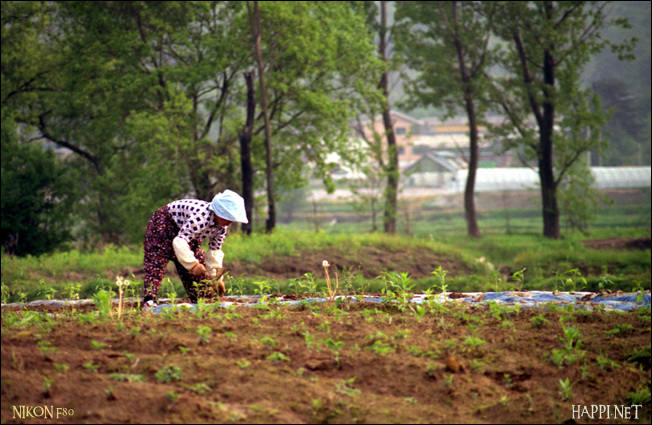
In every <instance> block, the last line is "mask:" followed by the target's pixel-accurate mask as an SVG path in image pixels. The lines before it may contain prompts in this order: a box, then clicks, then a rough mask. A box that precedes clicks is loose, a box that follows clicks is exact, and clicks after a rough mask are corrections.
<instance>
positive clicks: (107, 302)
mask: <svg viewBox="0 0 652 425" xmlns="http://www.w3.org/2000/svg"><path fill="white" fill-rule="evenodd" d="M112 295H113V293H112V292H110V291H105V290H104V289H101V290H99V291H97V292H96V293H95V294H94V295H93V303H94V304H95V307H97V311H98V313H99V315H100V317H101V318H102V319H106V318H107V317H113V312H112V311H111V310H112V305H111V298H112Z"/></svg>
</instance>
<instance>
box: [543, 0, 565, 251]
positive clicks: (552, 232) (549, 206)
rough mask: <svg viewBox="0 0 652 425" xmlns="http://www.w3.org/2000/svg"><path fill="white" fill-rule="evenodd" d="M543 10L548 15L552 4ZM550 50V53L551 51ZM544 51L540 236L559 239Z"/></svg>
mask: <svg viewBox="0 0 652 425" xmlns="http://www.w3.org/2000/svg"><path fill="white" fill-rule="evenodd" d="M546 7H547V9H548V12H549V13H550V14H551V13H552V11H551V10H549V9H551V8H552V4H551V3H550V2H547V4H546ZM551 50H552V49H551ZM551 50H546V51H545V52H544V57H543V81H544V91H545V92H544V101H543V120H542V128H541V130H540V138H539V148H540V151H539V179H540V181H541V203H542V206H543V236H545V237H547V238H552V239H559V238H561V230H560V227H559V206H558V205H557V183H556V182H555V173H554V162H553V161H554V159H553V155H554V152H553V137H552V136H553V131H554V125H555V106H554V104H553V100H552V97H553V96H554V87H555V60H554V58H553V56H552V54H551V53H550V51H551Z"/></svg>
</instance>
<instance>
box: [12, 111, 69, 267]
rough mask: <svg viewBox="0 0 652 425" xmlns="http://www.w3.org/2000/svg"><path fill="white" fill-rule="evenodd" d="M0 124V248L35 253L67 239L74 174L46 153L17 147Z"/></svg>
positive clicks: (14, 251)
mask: <svg viewBox="0 0 652 425" xmlns="http://www.w3.org/2000/svg"><path fill="white" fill-rule="evenodd" d="M2 120H3V123H2V157H1V158H2V160H1V161H2V244H3V245H4V246H5V248H6V250H7V251H8V252H10V253H12V254H16V255H20V256H26V255H28V254H31V255H40V254H44V253H48V252H52V251H54V250H56V249H57V248H60V247H62V246H63V244H65V243H66V242H68V241H70V240H72V237H73V235H72V226H73V213H74V211H75V208H74V206H75V203H76V202H77V194H76V190H77V183H76V182H77V179H78V176H77V172H76V170H75V169H74V168H73V167H71V166H70V165H68V166H66V164H63V163H61V162H60V161H58V160H57V159H56V156H55V153H54V152H53V151H52V150H51V149H48V150H44V149H42V148H41V147H38V146H34V145H33V144H25V143H19V142H17V141H14V140H12V139H13V138H14V137H15V136H14V135H12V134H9V132H10V128H11V127H12V126H11V123H7V126H6V127H5V114H4V109H3V118H2Z"/></svg>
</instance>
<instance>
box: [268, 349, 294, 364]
mask: <svg viewBox="0 0 652 425" xmlns="http://www.w3.org/2000/svg"><path fill="white" fill-rule="evenodd" d="M266 358H267V360H270V361H271V362H272V363H279V362H289V361H290V358H289V357H288V356H286V355H285V354H283V353H281V352H279V351H275V352H273V353H272V354H270V355H269V356H267V357H266Z"/></svg>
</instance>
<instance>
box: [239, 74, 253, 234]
mask: <svg viewBox="0 0 652 425" xmlns="http://www.w3.org/2000/svg"><path fill="white" fill-rule="evenodd" d="M244 78H245V82H246V84H247V121H246V122H245V125H244V127H243V128H242V131H241V132H240V166H241V172H242V198H243V199H244V201H245V212H246V214H247V218H248V219H249V223H246V224H244V223H243V224H242V225H241V228H242V231H243V232H244V233H245V234H246V235H251V230H252V228H253V217H252V215H251V212H252V211H253V206H254V168H253V166H252V164H251V136H252V133H253V129H254V113H255V111H256V97H255V95H254V73H253V71H250V72H245V73H244Z"/></svg>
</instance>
